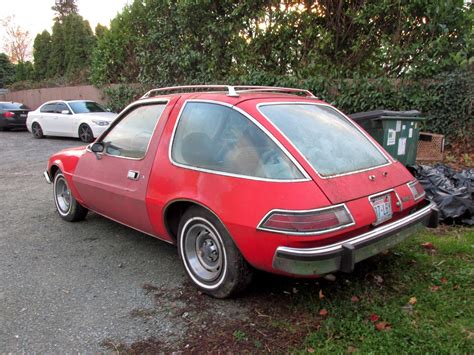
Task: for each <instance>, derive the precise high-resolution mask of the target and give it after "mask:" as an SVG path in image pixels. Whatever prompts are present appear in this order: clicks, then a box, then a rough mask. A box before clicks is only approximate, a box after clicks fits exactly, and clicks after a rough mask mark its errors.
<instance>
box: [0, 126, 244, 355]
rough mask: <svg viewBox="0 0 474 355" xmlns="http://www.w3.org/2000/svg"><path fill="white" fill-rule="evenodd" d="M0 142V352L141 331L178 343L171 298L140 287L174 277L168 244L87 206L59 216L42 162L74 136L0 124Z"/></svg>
mask: <svg viewBox="0 0 474 355" xmlns="http://www.w3.org/2000/svg"><path fill="white" fill-rule="evenodd" d="M0 143H1V144H0V147H1V149H0V167H1V169H0V214H1V222H0V223H1V224H0V353H4V352H6V353H9V352H14V353H20V352H38V353H45V352H47V353H58V352H60V353H66V352H67V353H71V352H97V351H104V350H107V349H108V350H110V344H109V346H108V347H104V342H106V341H109V342H110V341H112V342H120V343H122V344H131V343H133V342H136V341H140V340H141V339H148V338H154V339H159V341H160V342H165V343H166V346H167V348H168V349H178V348H180V347H181V346H182V341H183V339H182V338H183V336H184V335H185V334H186V331H187V329H186V322H185V321H183V320H182V319H180V318H177V317H176V315H175V314H173V312H172V308H173V307H177V306H176V304H174V303H171V304H169V303H165V304H164V305H162V306H160V305H159V304H157V300H156V299H154V298H153V297H150V295H149V294H148V293H149V291H147V290H146V287H144V285H153V287H166V288H167V289H168V290H173V289H180V288H181V287H183V284H185V283H186V282H187V279H186V275H185V274H184V271H183V268H182V266H181V263H180V261H179V260H178V256H177V252H176V249H175V248H174V247H173V246H170V245H168V244H166V243H164V242H161V241H159V240H157V239H155V238H152V237H149V236H146V235H143V234H141V233H139V232H136V231H134V230H131V229H129V228H127V227H124V226H122V225H119V224H117V223H114V222H112V221H109V220H107V219H106V218H103V217H100V216H98V215H95V214H89V215H88V217H87V219H86V221H84V222H79V223H68V222H65V221H63V220H61V219H60V218H59V216H58V215H57V213H56V211H55V207H54V203H53V199H52V187H51V185H48V184H46V183H45V181H44V179H43V176H42V172H43V171H44V169H45V167H46V162H47V159H48V157H49V156H50V155H51V154H52V153H54V152H56V151H58V150H60V149H63V148H67V147H73V146H79V145H81V142H80V141H78V140H74V139H61V138H47V139H42V140H35V139H33V138H32V136H31V134H29V133H28V132H0ZM171 292H172V291H171ZM193 292H194V291H193ZM204 297H205V296H204ZM206 302H209V301H206ZM213 305H216V306H217V309H221V310H220V311H219V312H221V313H222V315H223V316H225V315H229V316H230V317H234V316H235V314H243V313H245V312H243V310H242V308H241V307H240V306H239V305H238V304H234V303H232V302H229V303H225V301H224V302H222V301H216V303H215V304H213ZM181 306H183V305H181ZM185 306H186V305H184V307H185ZM185 316H186V315H185ZM185 316H183V317H185ZM178 344H180V345H178Z"/></svg>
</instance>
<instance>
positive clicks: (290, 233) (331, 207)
mask: <svg viewBox="0 0 474 355" xmlns="http://www.w3.org/2000/svg"><path fill="white" fill-rule="evenodd" d="M341 206H342V207H344V209H345V210H346V212H347V214H348V215H349V217H350V218H351V223H348V224H344V225H342V226H338V227H335V228H330V229H326V230H323V231H314V232H292V231H282V230H277V229H272V228H266V227H263V223H264V222H265V221H266V220H267V219H268V218H269V217H270V216H271V215H272V214H273V213H287V214H305V213H311V212H319V211H324V210H329V209H333V208H337V207H341ZM353 225H355V220H354V217H352V213H351V211H349V208H347V205H346V204H345V203H340V204H337V205H331V206H326V207H321V208H315V209H310V210H284V209H278V208H276V209H273V210H270V211H269V212H267V213H266V214H265V216H263V218H262V219H261V220H260V222H259V223H258V224H257V230H261V231H266V232H272V233H278V234H286V235H320V234H326V233H330V232H335V231H338V230H341V229H344V228H348V227H351V226H353Z"/></svg>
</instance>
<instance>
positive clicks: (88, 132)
mask: <svg viewBox="0 0 474 355" xmlns="http://www.w3.org/2000/svg"><path fill="white" fill-rule="evenodd" d="M79 138H80V139H81V141H83V142H84V143H90V142H92V141H93V140H94V133H92V129H91V128H90V127H89V126H88V125H87V124H85V123H84V124H81V125H80V126H79Z"/></svg>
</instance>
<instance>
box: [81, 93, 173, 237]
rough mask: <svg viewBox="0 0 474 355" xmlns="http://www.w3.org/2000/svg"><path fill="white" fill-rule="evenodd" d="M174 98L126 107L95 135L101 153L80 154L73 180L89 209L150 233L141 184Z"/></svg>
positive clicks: (143, 188) (143, 185) (148, 169)
mask: <svg viewBox="0 0 474 355" xmlns="http://www.w3.org/2000/svg"><path fill="white" fill-rule="evenodd" d="M177 99H178V98H173V99H172V100H171V101H169V102H168V100H164V101H157V102H153V103H143V104H138V105H135V106H133V107H131V108H129V109H128V110H127V111H126V112H124V113H122V114H121V115H120V116H119V117H118V118H117V120H116V121H115V122H114V124H113V126H112V127H111V129H110V130H109V131H108V132H107V133H106V135H105V136H104V137H101V138H100V140H99V143H102V144H103V145H104V147H105V151H104V153H102V154H100V153H99V154H98V155H96V154H95V153H93V152H92V151H90V150H88V151H87V152H86V153H85V154H84V155H83V156H82V157H81V158H80V160H79V162H78V165H77V167H76V170H75V173H74V176H73V181H74V184H75V186H76V188H77V191H78V192H79V194H80V197H81V199H82V201H83V203H84V204H85V205H86V206H87V207H88V208H89V209H91V210H93V211H95V212H98V213H100V214H102V215H105V216H107V217H109V218H111V219H114V220H116V221H118V222H121V223H124V224H126V225H128V226H131V227H133V228H135V229H138V230H141V231H143V232H146V233H150V234H153V229H152V227H151V224H150V221H149V218H148V213H147V209H146V200H145V199H146V191H147V184H148V179H149V175H150V171H151V169H152V165H153V161H154V157H155V153H156V150H157V147H158V144H159V140H160V137H161V133H162V131H163V126H164V123H165V122H166V120H167V117H168V115H169V112H170V111H171V109H172V107H173V106H174V104H175V102H176V100H177Z"/></svg>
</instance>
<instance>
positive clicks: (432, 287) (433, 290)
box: [430, 285, 441, 292]
mask: <svg viewBox="0 0 474 355" xmlns="http://www.w3.org/2000/svg"><path fill="white" fill-rule="evenodd" d="M440 288H441V287H440V286H436V285H434V286H431V287H430V290H431V292H436V291H438V290H439V289H440Z"/></svg>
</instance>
